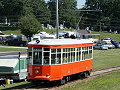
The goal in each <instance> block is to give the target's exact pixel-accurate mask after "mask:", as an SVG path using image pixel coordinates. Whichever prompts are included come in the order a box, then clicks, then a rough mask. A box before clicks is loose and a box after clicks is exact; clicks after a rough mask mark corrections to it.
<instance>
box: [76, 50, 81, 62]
mask: <svg viewBox="0 0 120 90" xmlns="http://www.w3.org/2000/svg"><path fill="white" fill-rule="evenodd" d="M80 60H81V48H77V49H76V61H80Z"/></svg>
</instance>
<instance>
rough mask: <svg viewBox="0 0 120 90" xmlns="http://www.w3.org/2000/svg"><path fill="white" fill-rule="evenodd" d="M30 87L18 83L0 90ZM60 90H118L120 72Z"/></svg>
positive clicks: (25, 83) (91, 78)
mask: <svg viewBox="0 0 120 90" xmlns="http://www.w3.org/2000/svg"><path fill="white" fill-rule="evenodd" d="M28 86H31V83H29V82H20V83H14V84H10V85H6V86H5V87H2V86H0V90H2V89H5V90H13V89H21V90H23V89H25V88H26V87H28ZM61 90H120V71H118V72H112V73H108V74H104V75H100V76H97V77H89V79H87V80H84V81H81V82H79V83H74V84H72V85H70V86H68V87H65V88H62V89H61Z"/></svg>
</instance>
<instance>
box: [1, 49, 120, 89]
mask: <svg viewBox="0 0 120 90" xmlns="http://www.w3.org/2000/svg"><path fill="white" fill-rule="evenodd" d="M0 50H1V48H0ZM20 50H21V49H20ZM119 65H120V49H109V50H94V60H93V70H96V69H103V68H109V67H112V66H119ZM119 82H120V72H113V73H110V74H107V75H102V76H99V77H96V78H93V79H92V80H88V81H83V82H80V83H78V84H75V85H72V86H71V87H68V88H65V89H63V90H97V89H99V90H119V89H120V83H119ZM29 85H30V83H29V82H20V83H15V84H13V85H6V87H5V89H11V90H12V89H23V88H26V87H27V86H29ZM3 88H4V87H2V86H1V87H0V89H3Z"/></svg>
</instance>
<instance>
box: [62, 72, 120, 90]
mask: <svg viewBox="0 0 120 90" xmlns="http://www.w3.org/2000/svg"><path fill="white" fill-rule="evenodd" d="M119 82H120V71H119V72H112V73H109V74H105V75H101V76H98V77H94V78H91V79H88V80H85V81H81V82H79V83H76V84H74V85H71V86H69V87H67V88H63V89H62V90H120V83H119Z"/></svg>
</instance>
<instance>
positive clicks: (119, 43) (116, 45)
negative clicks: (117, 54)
mask: <svg viewBox="0 0 120 90" xmlns="http://www.w3.org/2000/svg"><path fill="white" fill-rule="evenodd" d="M111 43H112V44H113V45H114V46H115V48H120V42H116V41H115V40H111Z"/></svg>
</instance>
